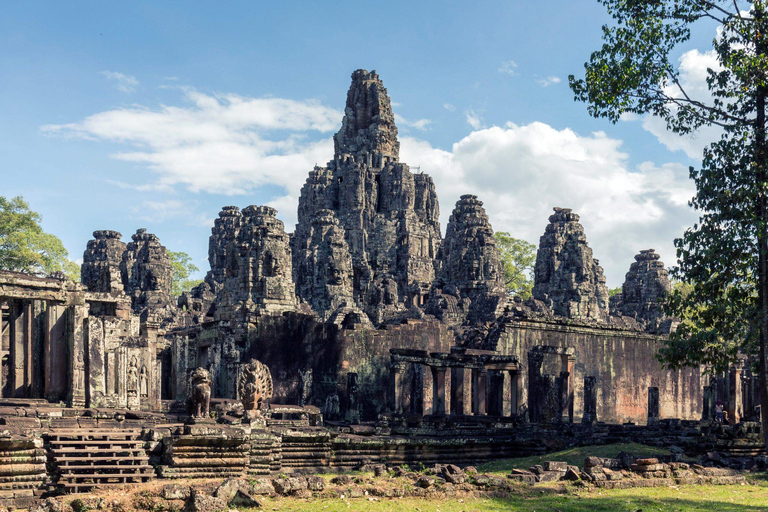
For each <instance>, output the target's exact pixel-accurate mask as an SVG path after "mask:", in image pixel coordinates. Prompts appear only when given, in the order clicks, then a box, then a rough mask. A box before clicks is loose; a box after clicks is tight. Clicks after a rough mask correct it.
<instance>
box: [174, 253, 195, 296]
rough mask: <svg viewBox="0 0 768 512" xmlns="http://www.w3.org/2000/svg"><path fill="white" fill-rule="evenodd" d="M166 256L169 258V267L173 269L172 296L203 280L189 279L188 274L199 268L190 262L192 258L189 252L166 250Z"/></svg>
mask: <svg viewBox="0 0 768 512" xmlns="http://www.w3.org/2000/svg"><path fill="white" fill-rule="evenodd" d="M168 256H169V257H170V258H171V267H172V269H173V276H172V279H173V281H172V283H173V287H172V293H173V296H174V297H178V296H179V295H181V294H182V293H183V292H186V291H189V290H190V289H192V288H194V287H195V286H197V285H199V284H200V283H202V282H203V280H202V279H190V277H189V276H190V275H191V274H193V273H195V272H199V271H200V269H199V268H197V266H196V265H195V264H194V263H192V258H191V257H190V256H189V254H187V253H185V252H183V251H168Z"/></svg>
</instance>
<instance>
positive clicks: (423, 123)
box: [395, 114, 432, 132]
mask: <svg viewBox="0 0 768 512" xmlns="http://www.w3.org/2000/svg"><path fill="white" fill-rule="evenodd" d="M395 123H397V125H398V126H406V127H408V128H413V129H415V130H420V131H422V132H423V131H426V130H427V126H429V125H430V124H431V123H432V120H431V119H417V120H416V121H411V120H409V119H406V118H404V117H403V116H401V115H398V114H395Z"/></svg>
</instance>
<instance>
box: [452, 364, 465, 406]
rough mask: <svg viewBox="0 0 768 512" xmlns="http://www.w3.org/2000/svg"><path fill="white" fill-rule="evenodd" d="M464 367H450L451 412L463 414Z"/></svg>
mask: <svg viewBox="0 0 768 512" xmlns="http://www.w3.org/2000/svg"><path fill="white" fill-rule="evenodd" d="M464 373H465V370H464V368H460V367H453V368H451V414H453V415H458V416H460V415H463V414H464Z"/></svg>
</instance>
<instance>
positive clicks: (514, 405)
mask: <svg viewBox="0 0 768 512" xmlns="http://www.w3.org/2000/svg"><path fill="white" fill-rule="evenodd" d="M509 377H510V387H511V393H512V398H511V400H510V402H511V409H512V411H511V412H512V416H516V415H517V414H518V413H519V412H520V408H521V407H522V406H523V374H522V372H520V370H515V371H512V372H509Z"/></svg>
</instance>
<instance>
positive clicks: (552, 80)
mask: <svg viewBox="0 0 768 512" xmlns="http://www.w3.org/2000/svg"><path fill="white" fill-rule="evenodd" d="M560 82H561V80H560V77H557V76H548V77H546V78H540V79H538V80H536V83H537V84H539V85H540V86H542V87H549V86H550V85H554V84H559V83H560Z"/></svg>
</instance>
